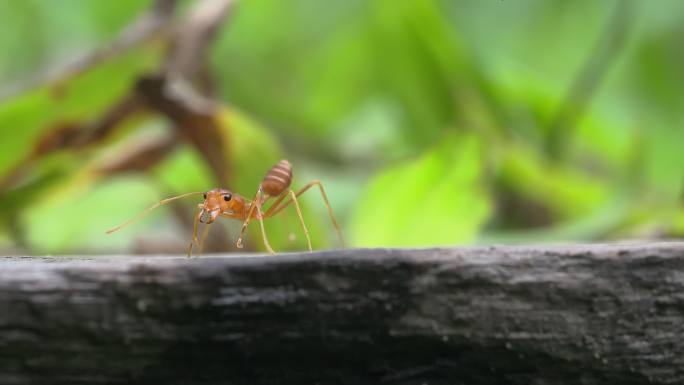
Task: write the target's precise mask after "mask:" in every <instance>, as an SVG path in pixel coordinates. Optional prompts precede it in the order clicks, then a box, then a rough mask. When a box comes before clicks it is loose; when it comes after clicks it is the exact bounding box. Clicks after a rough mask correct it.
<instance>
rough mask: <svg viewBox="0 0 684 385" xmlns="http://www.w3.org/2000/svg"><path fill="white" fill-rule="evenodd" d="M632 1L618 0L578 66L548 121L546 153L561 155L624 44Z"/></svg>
mask: <svg viewBox="0 0 684 385" xmlns="http://www.w3.org/2000/svg"><path fill="white" fill-rule="evenodd" d="M633 16H634V4H633V2H632V0H619V1H617V2H616V4H615V9H614V10H613V13H612V15H611V17H610V18H609V20H608V22H607V24H606V26H605V28H604V30H603V33H601V35H600V36H599V38H598V40H597V41H596V43H595V44H594V47H593V48H592V50H591V52H590V53H589V55H588V56H587V60H586V61H585V62H584V65H583V66H582V67H581V68H580V69H579V71H578V72H577V75H576V76H575V79H574V81H573V82H572V84H571V86H570V88H569V89H568V93H567V95H566V96H565V98H564V99H563V101H562V102H561V104H560V106H559V107H558V110H557V111H556V113H555V114H554V116H553V118H552V119H551V123H550V124H549V136H548V141H547V149H548V153H549V155H550V156H552V157H556V158H561V157H562V156H563V154H564V153H565V150H566V148H567V144H568V143H569V141H570V137H571V134H572V132H573V130H574V127H575V126H576V125H577V122H579V120H580V119H581V118H582V116H583V114H584V112H585V111H586V109H587V107H588V106H589V104H590V102H591V99H592V97H593V96H594V95H595V93H596V90H597V89H598V88H599V86H600V85H601V81H602V80H603V79H604V78H605V75H606V73H607V72H608V70H609V69H610V68H611V66H612V65H613V64H614V63H615V61H616V59H617V58H618V55H619V52H620V50H621V49H622V48H623V47H624V46H625V44H626V42H627V37H628V35H629V32H630V30H631V28H632V26H633Z"/></svg>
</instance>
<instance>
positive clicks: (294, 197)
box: [289, 189, 313, 251]
mask: <svg viewBox="0 0 684 385" xmlns="http://www.w3.org/2000/svg"><path fill="white" fill-rule="evenodd" d="M289 195H290V196H291V197H292V198H291V200H292V202H294V205H295V209H297V216H298V217H299V223H301V225H302V230H304V235H305V236H306V245H307V246H308V247H309V251H313V248H311V238H309V230H308V229H307V228H306V224H305V223H304V217H303V216H302V210H301V209H300V208H299V202H298V201H297V196H296V195H295V193H294V191H292V189H290V193H289Z"/></svg>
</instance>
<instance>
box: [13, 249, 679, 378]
mask: <svg viewBox="0 0 684 385" xmlns="http://www.w3.org/2000/svg"><path fill="white" fill-rule="evenodd" d="M0 383H2V384H28V383H36V384H38V383H39V384H135V383H152V384H170V383H182V384H209V383H227V384H430V385H435V384H568V383H582V384H681V383H684V243H676V242H670V243H665V242H660V243H632V244H595V245H573V246H539V247H475V248H455V249H418V250H396V249H370V250H369V249H360V250H356V249H351V250H337V251H325V252H316V253H302V254H282V255H275V256H244V255H243V256H232V255H215V256H203V257H199V258H193V259H186V258H184V257H140V256H130V257H123V256H122V257H93V258H66V257H52V258H36V257H33V258H28V257H27V258H16V257H15V258H12V257H6V258H2V259H0Z"/></svg>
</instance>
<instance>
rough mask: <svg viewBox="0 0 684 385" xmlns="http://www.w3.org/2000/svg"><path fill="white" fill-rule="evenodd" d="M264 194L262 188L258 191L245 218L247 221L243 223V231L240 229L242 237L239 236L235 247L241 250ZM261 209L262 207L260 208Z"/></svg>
mask: <svg viewBox="0 0 684 385" xmlns="http://www.w3.org/2000/svg"><path fill="white" fill-rule="evenodd" d="M261 194H262V192H261V187H259V189H258V190H257V192H256V194H254V199H252V203H251V204H250V207H249V211H247V216H246V217H245V220H244V221H243V222H242V229H240V235H239V236H238V239H237V241H236V242H235V246H237V248H239V249H241V248H242V247H243V244H242V240H243V238H244V237H245V231H246V230H247V226H248V225H249V222H250V221H251V220H252V216H253V215H254V209H255V208H256V207H257V205H258V204H259V201H260V200H261V197H262V195H261ZM259 209H261V207H259Z"/></svg>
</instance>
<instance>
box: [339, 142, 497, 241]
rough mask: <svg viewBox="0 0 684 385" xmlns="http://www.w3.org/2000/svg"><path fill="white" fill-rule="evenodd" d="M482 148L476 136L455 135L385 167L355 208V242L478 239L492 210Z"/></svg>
mask: <svg viewBox="0 0 684 385" xmlns="http://www.w3.org/2000/svg"><path fill="white" fill-rule="evenodd" d="M482 151H483V150H482V143H481V142H480V140H479V139H478V138H477V137H476V136H474V135H470V134H468V135H454V136H450V137H447V138H445V140H443V141H442V143H440V144H439V145H438V146H437V147H436V148H434V149H432V150H430V151H428V152H427V153H425V154H423V155H422V156H421V157H420V158H418V159H416V160H413V161H409V162H406V163H404V164H400V165H398V166H394V167H390V168H389V169H387V170H385V171H383V172H381V173H380V174H379V175H378V176H376V177H375V178H374V179H373V180H372V181H371V182H370V184H369V186H368V188H367V190H366V191H365V193H364V196H363V198H362V199H361V202H360V203H359V205H358V208H357V210H356V213H355V216H354V219H353V226H352V228H353V233H352V238H353V243H354V245H355V246H421V245H450V244H456V243H463V242H471V241H473V240H474V239H475V237H476V236H477V234H478V232H479V230H480V228H481V227H482V226H483V224H484V223H485V221H486V220H487V219H488V217H489V216H490V214H491V212H492V205H491V203H490V199H489V196H488V194H487V192H486V190H485V188H484V185H483V181H482V165H481V161H480V158H481V155H482Z"/></svg>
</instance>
